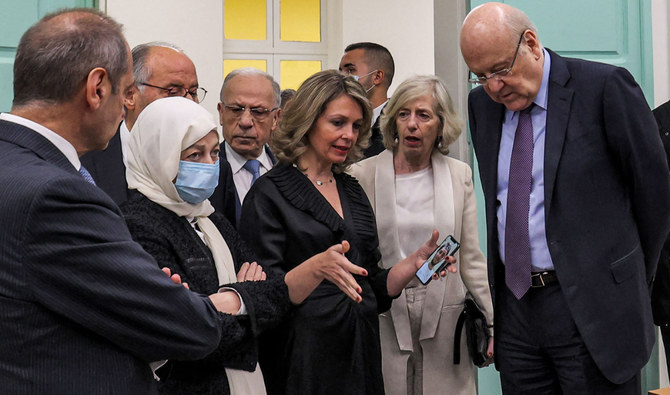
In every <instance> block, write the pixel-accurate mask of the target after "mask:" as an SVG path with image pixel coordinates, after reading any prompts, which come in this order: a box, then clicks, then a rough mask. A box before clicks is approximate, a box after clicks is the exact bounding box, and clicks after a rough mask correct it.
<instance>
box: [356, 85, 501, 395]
mask: <svg viewBox="0 0 670 395" xmlns="http://www.w3.org/2000/svg"><path fill="white" fill-rule="evenodd" d="M381 124H382V135H383V138H384V145H385V146H386V148H387V149H386V151H384V152H382V153H381V154H379V155H378V156H374V157H372V158H369V159H366V160H364V161H362V162H359V163H358V164H356V165H354V166H353V167H352V169H351V173H352V174H353V175H354V176H355V177H356V178H358V180H359V182H360V184H361V186H362V187H363V189H364V190H365V192H366V193H367V195H368V198H369V199H370V203H371V205H372V208H373V209H374V211H375V214H376V218H377V231H378V234H379V247H380V250H381V253H382V266H383V267H385V268H386V267H390V266H392V265H393V264H394V263H395V262H398V261H399V260H401V259H403V258H404V257H405V254H406V253H407V251H409V252H411V251H413V250H414V249H416V247H417V246H415V244H416V243H419V242H420V240H421V239H422V238H425V234H429V232H430V231H431V230H432V229H437V230H439V232H440V235H441V237H444V236H446V235H449V234H451V235H453V236H454V237H455V238H456V239H457V240H458V241H459V242H460V243H461V248H460V251H459V252H457V253H456V258H457V260H458V263H457V265H458V273H460V275H454V276H447V277H446V278H442V279H439V280H432V281H431V282H429V283H428V284H427V285H422V284H421V283H420V282H419V281H418V280H417V279H414V280H412V282H410V284H409V285H408V286H407V288H406V289H405V290H404V291H403V294H402V295H400V297H399V298H398V299H396V300H394V301H393V305H392V307H391V310H390V311H389V312H387V313H385V314H382V315H381V316H380V336H381V344H382V369H383V375H384V387H385V390H386V393H387V395H396V394H397V395H400V394H403V395H404V394H411V395H420V394H426V395H432V394H450V395H451V394H475V393H476V388H475V371H474V369H475V367H474V365H473V364H472V362H471V361H469V360H468V358H467V357H466V358H461V363H460V364H459V365H454V364H453V362H452V358H453V344H454V330H455V325H456V321H457V319H458V315H459V314H460V312H461V311H462V310H463V302H464V300H465V298H466V297H472V298H474V300H475V302H477V304H478V305H479V306H480V308H481V309H482V311H483V312H484V314H485V315H486V318H487V320H488V322H489V323H492V322H493V307H492V304H491V293H490V290H489V286H488V277H487V272H486V261H485V259H484V256H483V254H482V252H481V250H480V248H479V239H478V233H477V210H476V203H475V196H474V192H473V185H472V170H471V169H470V167H469V166H468V165H467V164H465V163H463V162H460V161H458V160H456V159H452V158H449V157H447V156H446V154H447V152H448V146H449V144H451V143H452V142H454V141H455V140H456V139H457V138H458V136H459V135H460V132H461V127H462V126H461V122H460V121H459V119H458V116H457V115H456V113H455V112H454V110H453V104H452V102H451V98H450V97H449V94H448V92H447V90H446V87H445V85H444V82H442V80H440V79H439V78H437V77H434V76H417V77H413V78H410V79H408V80H406V81H404V82H403V83H402V84H400V86H399V87H398V89H397V90H396V92H395V94H394V95H393V97H392V98H391V100H390V101H389V104H388V105H387V106H386V108H385V110H384V114H383V115H382V120H381ZM419 245H420V244H419ZM490 330H491V335H492V334H493V328H490ZM464 340H465V335H463V339H461V356H467V355H469V354H468V351H467V348H466V346H465V341H464ZM492 350H493V347H492V340H491V343H490V344H489V356H491V357H492V355H493V352H492Z"/></svg>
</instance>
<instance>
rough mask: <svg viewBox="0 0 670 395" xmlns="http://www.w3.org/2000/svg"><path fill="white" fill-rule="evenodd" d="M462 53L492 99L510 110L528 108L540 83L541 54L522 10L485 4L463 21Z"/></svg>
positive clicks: (540, 48)
mask: <svg viewBox="0 0 670 395" xmlns="http://www.w3.org/2000/svg"><path fill="white" fill-rule="evenodd" d="M461 53H462V54H463V58H464V59H465V63H467V65H468V67H469V68H470V71H471V73H473V74H474V75H475V76H477V78H478V79H479V81H481V84H482V86H483V88H484V90H485V91H486V93H487V94H488V95H489V96H490V97H491V99H492V100H493V101H495V102H497V103H502V104H504V105H505V107H507V109H508V110H511V111H519V110H523V109H524V108H527V107H528V106H530V105H531V104H532V103H533V101H534V100H535V97H537V93H538V92H539V90H540V85H541V83H542V75H543V72H542V67H543V65H544V51H543V48H542V45H541V44H540V40H539V38H538V33H537V28H536V27H535V25H534V24H533V23H532V22H531V21H530V19H529V18H528V16H527V15H526V14H524V13H523V12H522V11H520V10H518V9H516V8H514V7H511V6H508V5H506V4H501V3H486V4H483V5H481V6H479V7H477V8H475V9H473V10H472V11H471V12H470V14H468V16H467V17H466V18H465V21H464V22H463V27H462V29H461Z"/></svg>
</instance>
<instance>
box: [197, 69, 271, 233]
mask: <svg viewBox="0 0 670 395" xmlns="http://www.w3.org/2000/svg"><path fill="white" fill-rule="evenodd" d="M220 98H221V102H219V104H218V105H217V109H218V110H219V122H220V123H221V126H222V128H223V138H224V140H225V144H224V149H222V150H221V154H220V155H221V156H220V157H221V162H227V163H229V164H230V168H229V170H228V171H223V169H222V171H221V173H220V175H219V188H217V190H216V191H214V194H213V195H212V197H211V198H210V199H209V200H210V202H212V204H213V205H214V208H216V210H218V211H223V212H224V214H225V215H226V217H227V218H228V220H229V221H230V222H231V223H233V224H235V225H236V226H239V224H238V222H239V219H240V213H241V208H242V203H243V202H244V197H245V196H246V195H247V192H249V189H250V188H251V185H252V184H253V183H254V182H255V181H256V180H257V179H258V177H260V176H262V175H263V174H265V173H267V172H268V171H269V170H270V169H271V168H272V167H273V166H274V164H275V163H276V159H275V157H274V155H272V152H271V151H270V148H269V147H268V145H267V143H268V141H269V140H270V133H272V131H273V130H274V129H275V128H276V127H277V124H278V122H279V115H280V112H281V109H280V108H279V106H280V104H281V90H280V88H279V84H277V82H276V81H275V80H274V79H273V78H272V76H271V75H269V74H267V73H265V72H263V71H260V70H258V69H254V68H251V67H245V68H241V69H236V70H233V71H232V72H230V73H229V74H228V75H227V76H226V78H225V79H224V81H223V86H222V87H221V96H220ZM231 180H232V182H231ZM231 207H234V210H231ZM231 211H232V215H231V214H230V213H231Z"/></svg>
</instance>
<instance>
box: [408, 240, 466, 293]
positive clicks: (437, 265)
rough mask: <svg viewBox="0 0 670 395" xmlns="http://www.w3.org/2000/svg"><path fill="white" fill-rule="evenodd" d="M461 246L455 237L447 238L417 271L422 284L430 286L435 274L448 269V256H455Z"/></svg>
mask: <svg viewBox="0 0 670 395" xmlns="http://www.w3.org/2000/svg"><path fill="white" fill-rule="evenodd" d="M460 246H461V245H460V244H459V243H458V242H457V241H456V239H454V237H453V236H451V235H449V236H447V237H446V238H445V239H444V240H443V241H442V243H440V245H439V246H437V248H436V249H435V251H433V253H432V254H430V256H429V257H428V259H426V262H424V264H423V265H421V267H420V268H419V270H417V272H416V277H417V278H418V279H419V281H421V284H423V285H426V284H428V283H429V282H430V280H431V278H432V277H433V274H435V273H439V272H440V271H442V270H444V268H445V267H447V261H446V259H447V256H454V254H455V253H456V251H458V248H459V247H460Z"/></svg>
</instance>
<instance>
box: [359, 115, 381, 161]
mask: <svg viewBox="0 0 670 395" xmlns="http://www.w3.org/2000/svg"><path fill="white" fill-rule="evenodd" d="M384 108H386V106H384ZM382 114H384V110H383V109H382V112H381V114H379V116H378V117H377V120H376V121H375V123H374V125H372V128H370V130H371V131H372V134H371V135H370V145H369V146H368V148H366V149H365V150H364V151H363V156H364V158H369V157H371V156H375V155H379V154H380V153H382V152H383V151H384V150H385V149H386V147H384V140H383V138H382V131H381V123H380V121H381V119H382Z"/></svg>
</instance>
